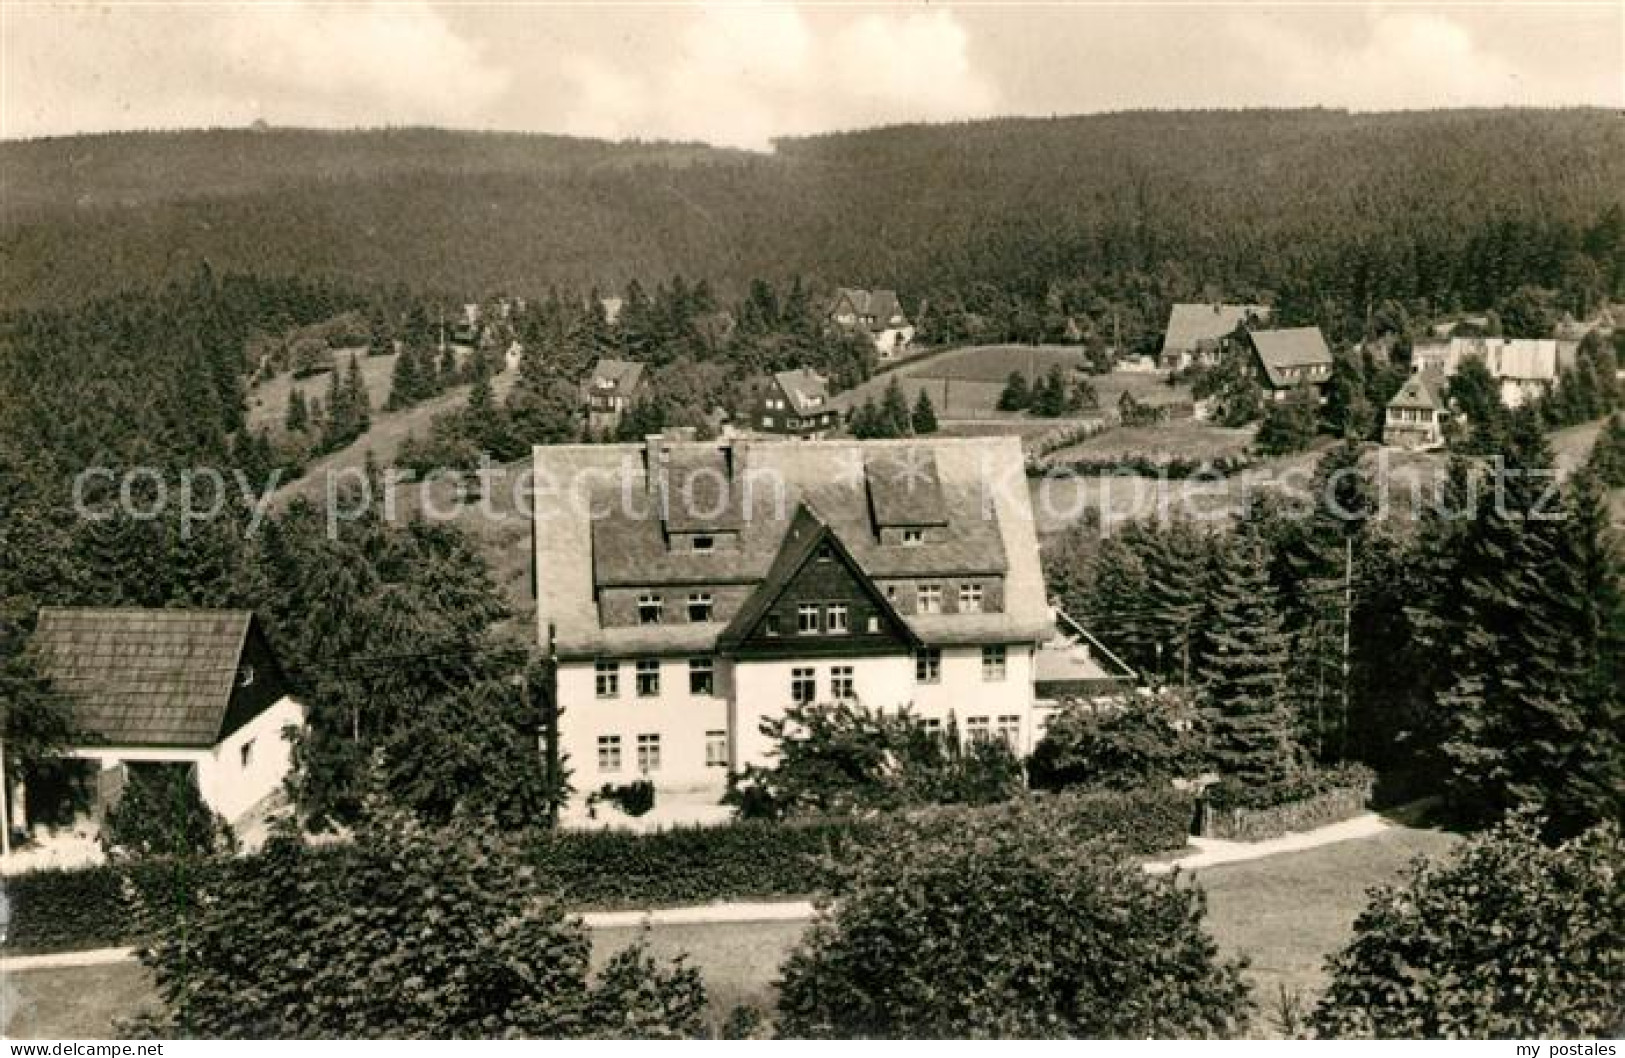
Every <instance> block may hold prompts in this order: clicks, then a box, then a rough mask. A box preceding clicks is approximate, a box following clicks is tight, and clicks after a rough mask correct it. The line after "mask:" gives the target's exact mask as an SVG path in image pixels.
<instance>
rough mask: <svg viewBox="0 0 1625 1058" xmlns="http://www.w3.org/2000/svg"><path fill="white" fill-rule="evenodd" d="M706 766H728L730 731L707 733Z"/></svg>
mask: <svg viewBox="0 0 1625 1058" xmlns="http://www.w3.org/2000/svg"><path fill="white" fill-rule="evenodd" d="M705 766H706V767H707V768H726V767H727V766H728V732H726V731H707V732H706V733H705Z"/></svg>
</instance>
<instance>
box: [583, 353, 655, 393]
mask: <svg viewBox="0 0 1625 1058" xmlns="http://www.w3.org/2000/svg"><path fill="white" fill-rule="evenodd" d="M642 378H643V365H642V364H640V363H638V362H637V361H636V360H616V359H613V358H611V357H607V356H606V357H603V358H602V359H600V360H599V361H598V362H597V363H596V364H594V365H593V367H592V385H593V386H596V387H599V388H614V389H618V390H623V391H624V390H629V389H634V388H636V387H637V384H638V382H639V381H640V380H641V379H642Z"/></svg>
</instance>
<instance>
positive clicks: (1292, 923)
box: [3, 827, 1457, 1038]
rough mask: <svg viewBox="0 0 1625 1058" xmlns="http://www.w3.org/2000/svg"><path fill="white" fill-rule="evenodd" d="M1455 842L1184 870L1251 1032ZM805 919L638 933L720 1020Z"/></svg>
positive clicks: (754, 998)
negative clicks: (682, 965)
mask: <svg viewBox="0 0 1625 1058" xmlns="http://www.w3.org/2000/svg"><path fill="white" fill-rule="evenodd" d="M1456 841H1457V839H1456V838H1454V837H1452V836H1450V835H1448V834H1444V833H1440V832H1437V831H1429V830H1414V829H1409V828H1402V827H1396V828H1395V829H1393V830H1390V831H1387V832H1385V833H1383V834H1379V835H1377V836H1376V837H1372V838H1366V839H1363V840H1357V841H1349V842H1344V843H1341V844H1336V845H1326V846H1322V847H1321V848H1317V849H1309V850H1306V851H1303V852H1295V853H1287V854H1283V855H1279V856H1272V857H1270V858H1268V859H1264V860H1255V861H1253V862H1251V863H1241V864H1233V865H1231V866H1226V867H1212V868H1208V869H1207V870H1203V871H1199V872H1195V873H1193V874H1191V875H1188V876H1186V877H1189V878H1193V879H1195V881H1196V883H1197V884H1200V885H1201V886H1202V887H1203V888H1204V889H1206V890H1207V893H1208V928H1209V930H1210V931H1211V932H1212V934H1213V937H1214V939H1215V940H1216V941H1218V943H1219V946H1220V948H1221V949H1222V950H1223V951H1224V952H1225V953H1226V954H1229V955H1246V956H1248V958H1249V959H1250V960H1251V963H1252V965H1251V966H1250V968H1249V969H1248V971H1247V972H1248V977H1249V978H1250V980H1251V981H1252V983H1253V987H1254V994H1255V997H1256V998H1257V999H1258V1001H1259V1004H1260V1014H1259V1021H1258V1024H1256V1025H1255V1026H1254V1032H1255V1033H1261V1034H1267V1033H1269V1032H1270V1030H1271V1023H1270V1020H1269V1014H1270V1012H1271V1011H1272V1010H1274V1009H1275V1005H1276V1003H1275V997H1276V995H1277V994H1278V991H1279V989H1280V988H1282V987H1283V986H1284V987H1285V988H1287V989H1289V990H1292V991H1295V992H1297V993H1298V994H1300V995H1301V996H1303V997H1304V999H1305V1000H1306V1002H1312V997H1313V995H1314V994H1315V993H1316V992H1318V990H1319V989H1320V988H1321V987H1322V985H1323V984H1324V977H1323V975H1322V967H1323V965H1324V961H1325V958H1326V956H1327V955H1329V954H1330V953H1331V952H1333V951H1335V950H1336V949H1337V948H1338V947H1340V946H1341V945H1342V944H1343V943H1344V942H1345V941H1346V940H1347V939H1348V937H1349V934H1350V929H1351V927H1352V925H1353V922H1354V918H1355V916H1356V915H1357V914H1358V913H1359V912H1360V910H1361V909H1362V908H1364V907H1365V904H1366V892H1367V890H1368V889H1370V888H1371V887H1372V886H1376V885H1381V884H1384V883H1390V882H1394V881H1397V880H1398V879H1399V877H1400V875H1401V873H1402V871H1403V870H1404V867H1405V865H1406V864H1407V863H1409V862H1410V860H1411V859H1412V858H1413V857H1414V856H1417V855H1428V856H1436V855H1439V854H1442V853H1443V852H1445V851H1446V850H1448V849H1449V848H1450V847H1451V846H1452V845H1454V844H1455V843H1456ZM804 929H805V925H804V924H803V923H798V922H750V923H730V924H727V925H686V926H657V927H653V928H651V929H650V930H649V931H648V932H647V933H646V934H644V935H646V936H647V938H648V942H649V946H650V948H651V950H652V951H653V952H654V953H655V954H656V955H657V956H660V957H662V958H670V957H675V956H677V955H680V954H686V955H687V956H688V958H689V961H690V963H691V964H692V965H694V966H697V967H698V968H699V970H700V972H701V973H702V974H704V976H705V981H706V986H707V989H708V991H709V992H710V996H711V1010H710V1014H709V1019H710V1021H711V1023H712V1025H713V1026H715V1025H720V1024H721V1023H722V1020H723V1019H724V1018H726V1017H727V1015H728V1012H729V1011H730V1010H732V1009H733V1008H734V1007H735V1006H736V1005H738V1004H741V1003H750V1004H753V1005H756V1006H759V1007H762V1008H764V1009H766V1008H770V1007H771V1005H772V1002H773V994H772V982H773V980H774V978H775V977H776V976H777V974H778V968H779V965H780V964H781V963H782V962H783V960H784V957H785V955H786V954H787V953H788V952H789V951H790V949H791V948H792V947H793V946H794V945H795V943H796V941H797V940H798V939H799V938H800V936H801V933H802V931H803V930H804ZM641 932H642V931H640V930H635V929H607V930H599V931H596V932H594V934H593V960H594V963H595V964H598V965H602V963H603V962H604V960H606V959H607V958H608V957H609V956H610V955H611V954H613V953H614V952H616V951H619V950H620V949H621V948H624V947H625V946H626V945H628V944H630V943H632V942H633V941H634V940H636V939H637V937H638V936H639V935H640V933H641ZM3 987H4V993H3V995H4V1007H5V1009H4V1012H3V1013H4V1019H3V1020H4V1025H5V1030H6V1034H7V1035H8V1036H14V1037H29V1038H53V1037H54V1038H94V1037H104V1036H106V1035H108V1034H109V1033H110V1032H111V1025H112V1020H113V1018H115V1017H122V1016H127V1015H128V1014H129V1013H130V1012H132V1011H135V1010H137V1009H139V1005H140V1004H141V1003H142V1002H145V1001H148V1000H149V999H150V995H151V986H150V984H149V982H148V979H147V976H146V973H145V971H144V970H142V969H141V968H140V967H139V966H137V965H135V964H134V963H119V964H116V965H112V966H96V967H85V968H76V969H64V970H31V971H28V972H25V973H13V974H9V975H7V976H6V978H5V979H4V981H3Z"/></svg>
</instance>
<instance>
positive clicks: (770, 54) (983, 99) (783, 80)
mask: <svg viewBox="0 0 1625 1058" xmlns="http://www.w3.org/2000/svg"><path fill="white" fill-rule="evenodd" d="M837 14H838V15H839V17H838V18H831V17H829V16H828V13H827V12H818V13H817V15H818V16H819V17H809V15H808V13H806V12H804V11H803V10H801V9H800V8H797V7H795V6H793V5H787V4H763V5H752V6H726V7H711V8H704V9H700V10H697V11H695V12H694V13H693V15H692V17H691V19H690V20H689V22H688V24H687V25H686V26H685V27H683V29H682V30H681V31H680V32H679V33H678V34H677V36H676V40H675V43H674V46H673V47H672V48H671V49H670V51H669V54H668V55H667V56H665V61H664V62H663V63H660V64H649V63H644V62H639V61H638V60H639V58H641V56H639V55H638V54H637V53H635V52H634V53H631V54H627V55H616V56H605V55H595V56H581V57H577V58H575V59H573V60H571V61H570V63H569V64H568V65H567V67H566V70H565V74H566V84H567V88H566V97H567V108H566V111H565V123H566V125H567V129H568V131H570V132H574V133H576V134H578V135H591V136H607V137H624V136H632V135H639V136H660V137H665V138H670V139H701V140H706V141H708V142H712V143H722V144H730V145H735V146H742V147H754V148H763V147H767V146H768V145H769V141H770V140H771V139H772V138H773V137H775V136H784V135H796V134H805V133H812V132H821V131H826V130H829V129H833V128H850V127H858V126H864V125H874V124H881V123H885V122H899V121H921V120H941V119H950V118H965V117H978V116H985V115H988V114H991V113H993V112H994V110H995V105H996V101H997V93H996V91H995V89H994V86H993V84H992V82H991V81H990V80H989V79H987V78H986V77H983V76H981V75H979V74H978V72H977V71H976V70H975V69H974V68H973V66H972V63H971V60H970V53H969V45H970V40H969V36H968V35H967V34H966V32H965V30H964V28H963V27H962V26H961V25H960V24H959V23H958V22H957V21H956V20H955V18H954V16H953V14H952V13H950V12H948V11H944V10H936V11H929V12H915V13H907V14H900V13H893V12H881V11H875V12H868V13H861V14H853V13H851V12H850V11H843V12H837Z"/></svg>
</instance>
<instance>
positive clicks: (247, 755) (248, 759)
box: [237, 739, 254, 768]
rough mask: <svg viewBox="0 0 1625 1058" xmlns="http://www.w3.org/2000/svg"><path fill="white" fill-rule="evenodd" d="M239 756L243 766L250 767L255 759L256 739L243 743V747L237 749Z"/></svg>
mask: <svg viewBox="0 0 1625 1058" xmlns="http://www.w3.org/2000/svg"><path fill="white" fill-rule="evenodd" d="M237 758H238V761H239V763H241V764H242V766H243V767H245V768H246V767H248V765H249V764H250V763H252V762H253V760H254V740H253V739H249V740H248V741H247V742H244V743H243V748H242V749H239V750H238V751H237Z"/></svg>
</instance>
